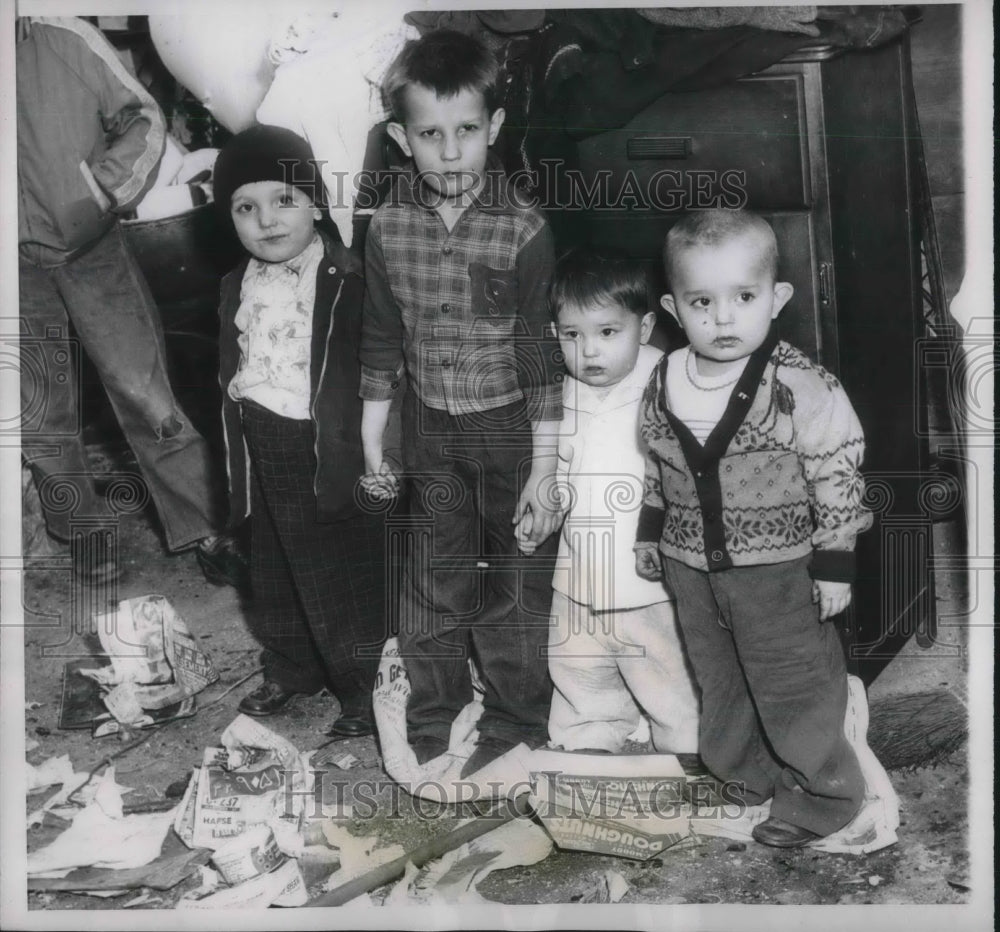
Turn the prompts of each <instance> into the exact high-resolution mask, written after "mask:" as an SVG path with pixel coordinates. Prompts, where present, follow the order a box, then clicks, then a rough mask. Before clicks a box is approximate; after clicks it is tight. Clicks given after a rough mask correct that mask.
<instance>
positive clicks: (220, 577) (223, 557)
mask: <svg viewBox="0 0 1000 932" xmlns="http://www.w3.org/2000/svg"><path fill="white" fill-rule="evenodd" d="M195 554H196V555H197V557H198V565H199V566H200V567H201V571H202V573H204V574H205V579H207V580H208V581H209V582H210V583H212V585H213V586H232V587H233V588H234V589H239V590H242V591H246V590H248V589H249V588H250V568H249V567H248V566H247V561H246V558H245V557H244V556H243V554H242V553H241V552H240V548H239V544H237V542H236V538H234V537H231V536H230V535H228V534H220V535H219V536H218V537H206V538H205V539H204V540H202V541H199V543H198V546H197V547H196V548H195Z"/></svg>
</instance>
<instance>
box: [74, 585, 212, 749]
mask: <svg viewBox="0 0 1000 932" xmlns="http://www.w3.org/2000/svg"><path fill="white" fill-rule="evenodd" d="M93 626H94V627H95V628H96V630H97V634H98V638H99V639H100V644H101V650H102V652H103V654H102V656H100V657H97V656H95V657H92V658H89V659H87V660H80V659H77V660H73V661H70V662H69V663H67V664H66V667H65V668H64V671H63V693H62V703H61V710H60V721H59V727H60V728H64V729H72V728H80V727H87V726H91V725H93V726H94V732H93V734H94V737H103V736H105V735H108V734H115V733H117V732H118V731H119V730H120V727H121V726H123V725H126V726H132V727H149V726H151V725H157V724H163V723H164V722H167V721H171V720H173V719H175V718H183V717H188V716H191V715H193V714H194V709H195V699H194V697H195V696H196V695H197V694H198V693H199V692H201V691H202V690H203V689H204V688H205V687H206V686H208V685H209V684H211V683H214V682H215V681H216V680H217V679H218V678H219V674H218V673H217V672H216V671H215V668H214V667H213V665H212V661H211V659H210V658H209V656H208V655H207V654H206V653H205V652H204V651H203V650H202V649H201V647H200V646H199V645H198V642H197V641H196V640H195V639H194V638H193V637H192V636H191V632H190V630H189V629H188V626H187V623H186V622H185V621H184V619H183V618H181V616H180V615H179V614H178V613H177V612H176V611H175V610H174V608H173V606H172V605H171V604H170V602H169V601H168V600H167V599H166V598H165V597H164V596H162V595H147V596H139V597H138V598H134V599H125V600H123V601H122V602H120V603H119V604H118V606H117V608H116V609H115V610H114V611H113V612H110V613H108V614H104V615H95V616H94V617H93ZM108 661H110V662H108ZM95 684H96V688H95Z"/></svg>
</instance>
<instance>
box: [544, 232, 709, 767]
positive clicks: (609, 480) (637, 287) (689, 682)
mask: <svg viewBox="0 0 1000 932" xmlns="http://www.w3.org/2000/svg"><path fill="white" fill-rule="evenodd" d="M647 289H648V285H647V279H646V275H645V273H644V271H643V269H642V267H641V266H640V265H638V264H637V263H634V262H632V261H631V260H629V259H627V258H625V257H623V256H618V255H613V254H608V253H601V254H597V253H593V252H591V251H589V250H588V251H584V250H576V251H573V252H571V253H569V254H567V255H566V256H564V257H563V258H562V259H561V260H560V261H559V263H558V264H557V266H556V273H555V277H554V280H553V284H552V291H551V305H552V313H553V318H554V321H555V323H554V327H555V332H556V335H557V336H558V338H559V342H560V345H561V347H562V351H563V354H564V356H565V360H566V368H567V370H568V371H569V377H567V379H566V381H565V383H564V389H563V421H562V427H561V431H560V436H559V460H560V464H559V465H560V475H561V477H562V480H563V482H562V488H563V490H564V492H565V493H566V495H567V499H568V501H567V514H566V519H565V523H564V525H563V531H562V540H561V542H560V550H559V557H558V561H557V567H556V571H555V574H554V576H553V581H552V586H553V589H554V590H555V591H554V595H553V601H552V613H553V625H552V627H551V628H550V634H549V647H548V656H549V672H550V674H551V676H552V681H553V684H554V687H555V689H554V693H553V697H552V706H551V710H550V713H549V739H550V741H551V743H552V744H553V745H555V746H561V747H563V748H565V749H566V750H580V749H585V748H586V749H592V750H604V751H611V752H618V751H621V750H622V748H623V746H624V744H625V739H626V738H627V737H628V736H629V735H630V734H631V733H632V732H633V731H634V730H635V729H636V728H637V727H638V725H639V723H640V715H641V714H642V713H645V715H646V717H647V719H648V720H649V725H650V732H651V736H652V740H653V744H654V746H655V747H656V749H657V750H658V751H660V752H672V753H693V752H695V751H697V746H698V698H697V693H696V688H695V686H694V681H693V679H692V676H691V673H690V672H689V669H688V665H687V661H686V659H685V656H684V650H683V647H682V644H681V640H680V633H679V628H678V625H677V616H676V612H675V610H674V603H673V600H672V598H671V596H670V593H669V592H668V591H667V590H666V589H665V588H664V586H663V584H662V583H661V582H659V581H654V582H650V581H649V580H645V579H642V578H641V577H640V576H639V575H638V574H637V573H636V571H635V556H634V554H633V547H634V545H635V539H636V529H637V523H638V519H639V509H640V507H641V505H642V493H643V474H644V470H645V446H644V444H643V443H642V441H641V440H640V438H639V405H640V402H641V400H642V396H643V391H644V389H645V386H646V383H647V381H648V379H649V375H650V373H651V372H652V371H653V368H654V367H655V366H656V364H657V362H659V360H660V358H661V357H662V355H663V354H662V352H661V351H660V350H658V349H656V348H655V347H652V346H650V345H649V338H650V336H651V334H652V332H653V326H654V324H655V321H656V316H655V314H654V313H653V312H652V311H650V310H649V306H650V305H649V297H648V290H647Z"/></svg>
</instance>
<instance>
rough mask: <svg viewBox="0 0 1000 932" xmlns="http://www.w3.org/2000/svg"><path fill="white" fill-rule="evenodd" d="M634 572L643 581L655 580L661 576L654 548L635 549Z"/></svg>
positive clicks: (661, 568)
mask: <svg viewBox="0 0 1000 932" xmlns="http://www.w3.org/2000/svg"><path fill="white" fill-rule="evenodd" d="M635 571H636V573H638V574H639V576H641V577H642V578H643V579H649V580H655V579H660V577H662V576H663V567H662V565H661V564H660V554H659V551H658V550H657V549H656V547H655V546H652V547H636V550H635Z"/></svg>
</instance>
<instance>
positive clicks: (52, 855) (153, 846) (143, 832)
mask: <svg viewBox="0 0 1000 932" xmlns="http://www.w3.org/2000/svg"><path fill="white" fill-rule="evenodd" d="M123 789H125V788H123V787H121V786H119V785H118V784H117V783H116V782H115V771H114V767H108V768H107V770H105V772H104V775H103V777H102V778H101V780H100V782H99V783H98V784H97V787H96V790H95V792H94V797H93V799H92V800H91V801H90V803H88V804H87V805H86V806H85V807H84V808H83V809H81V810H79V812H78V813H77V814H76V815H75V816H74V817H73V821H72V825H70V827H69V828H67V829H66V830H65V831H64V832H63V833H62V834H61V835H59V836H58V837H57V838H56V839H55V840H54V841H53V842H52V843H51V844H49V845H47V846H46V847H44V848H41V849H39V850H38V851H33V852H31V853H30V854H29V855H28V876H29V877H31V876H54V873H53V872H63V873H65V872H68V871H70V870H72V869H73V868H76V867H106V868H112V869H124V868H130V867H142V866H144V865H146V864H149V862H150V861H154V860H156V858H157V857H158V856H159V854H160V850H161V849H162V847H163V840H164V838H165V837H166V834H167V831H168V829H169V828H170V826H171V824H172V823H173V821H174V813H173V810H169V811H167V812H156V813H151V814H148V815H124V814H123V813H122V790H123ZM95 839H100V844H95Z"/></svg>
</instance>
